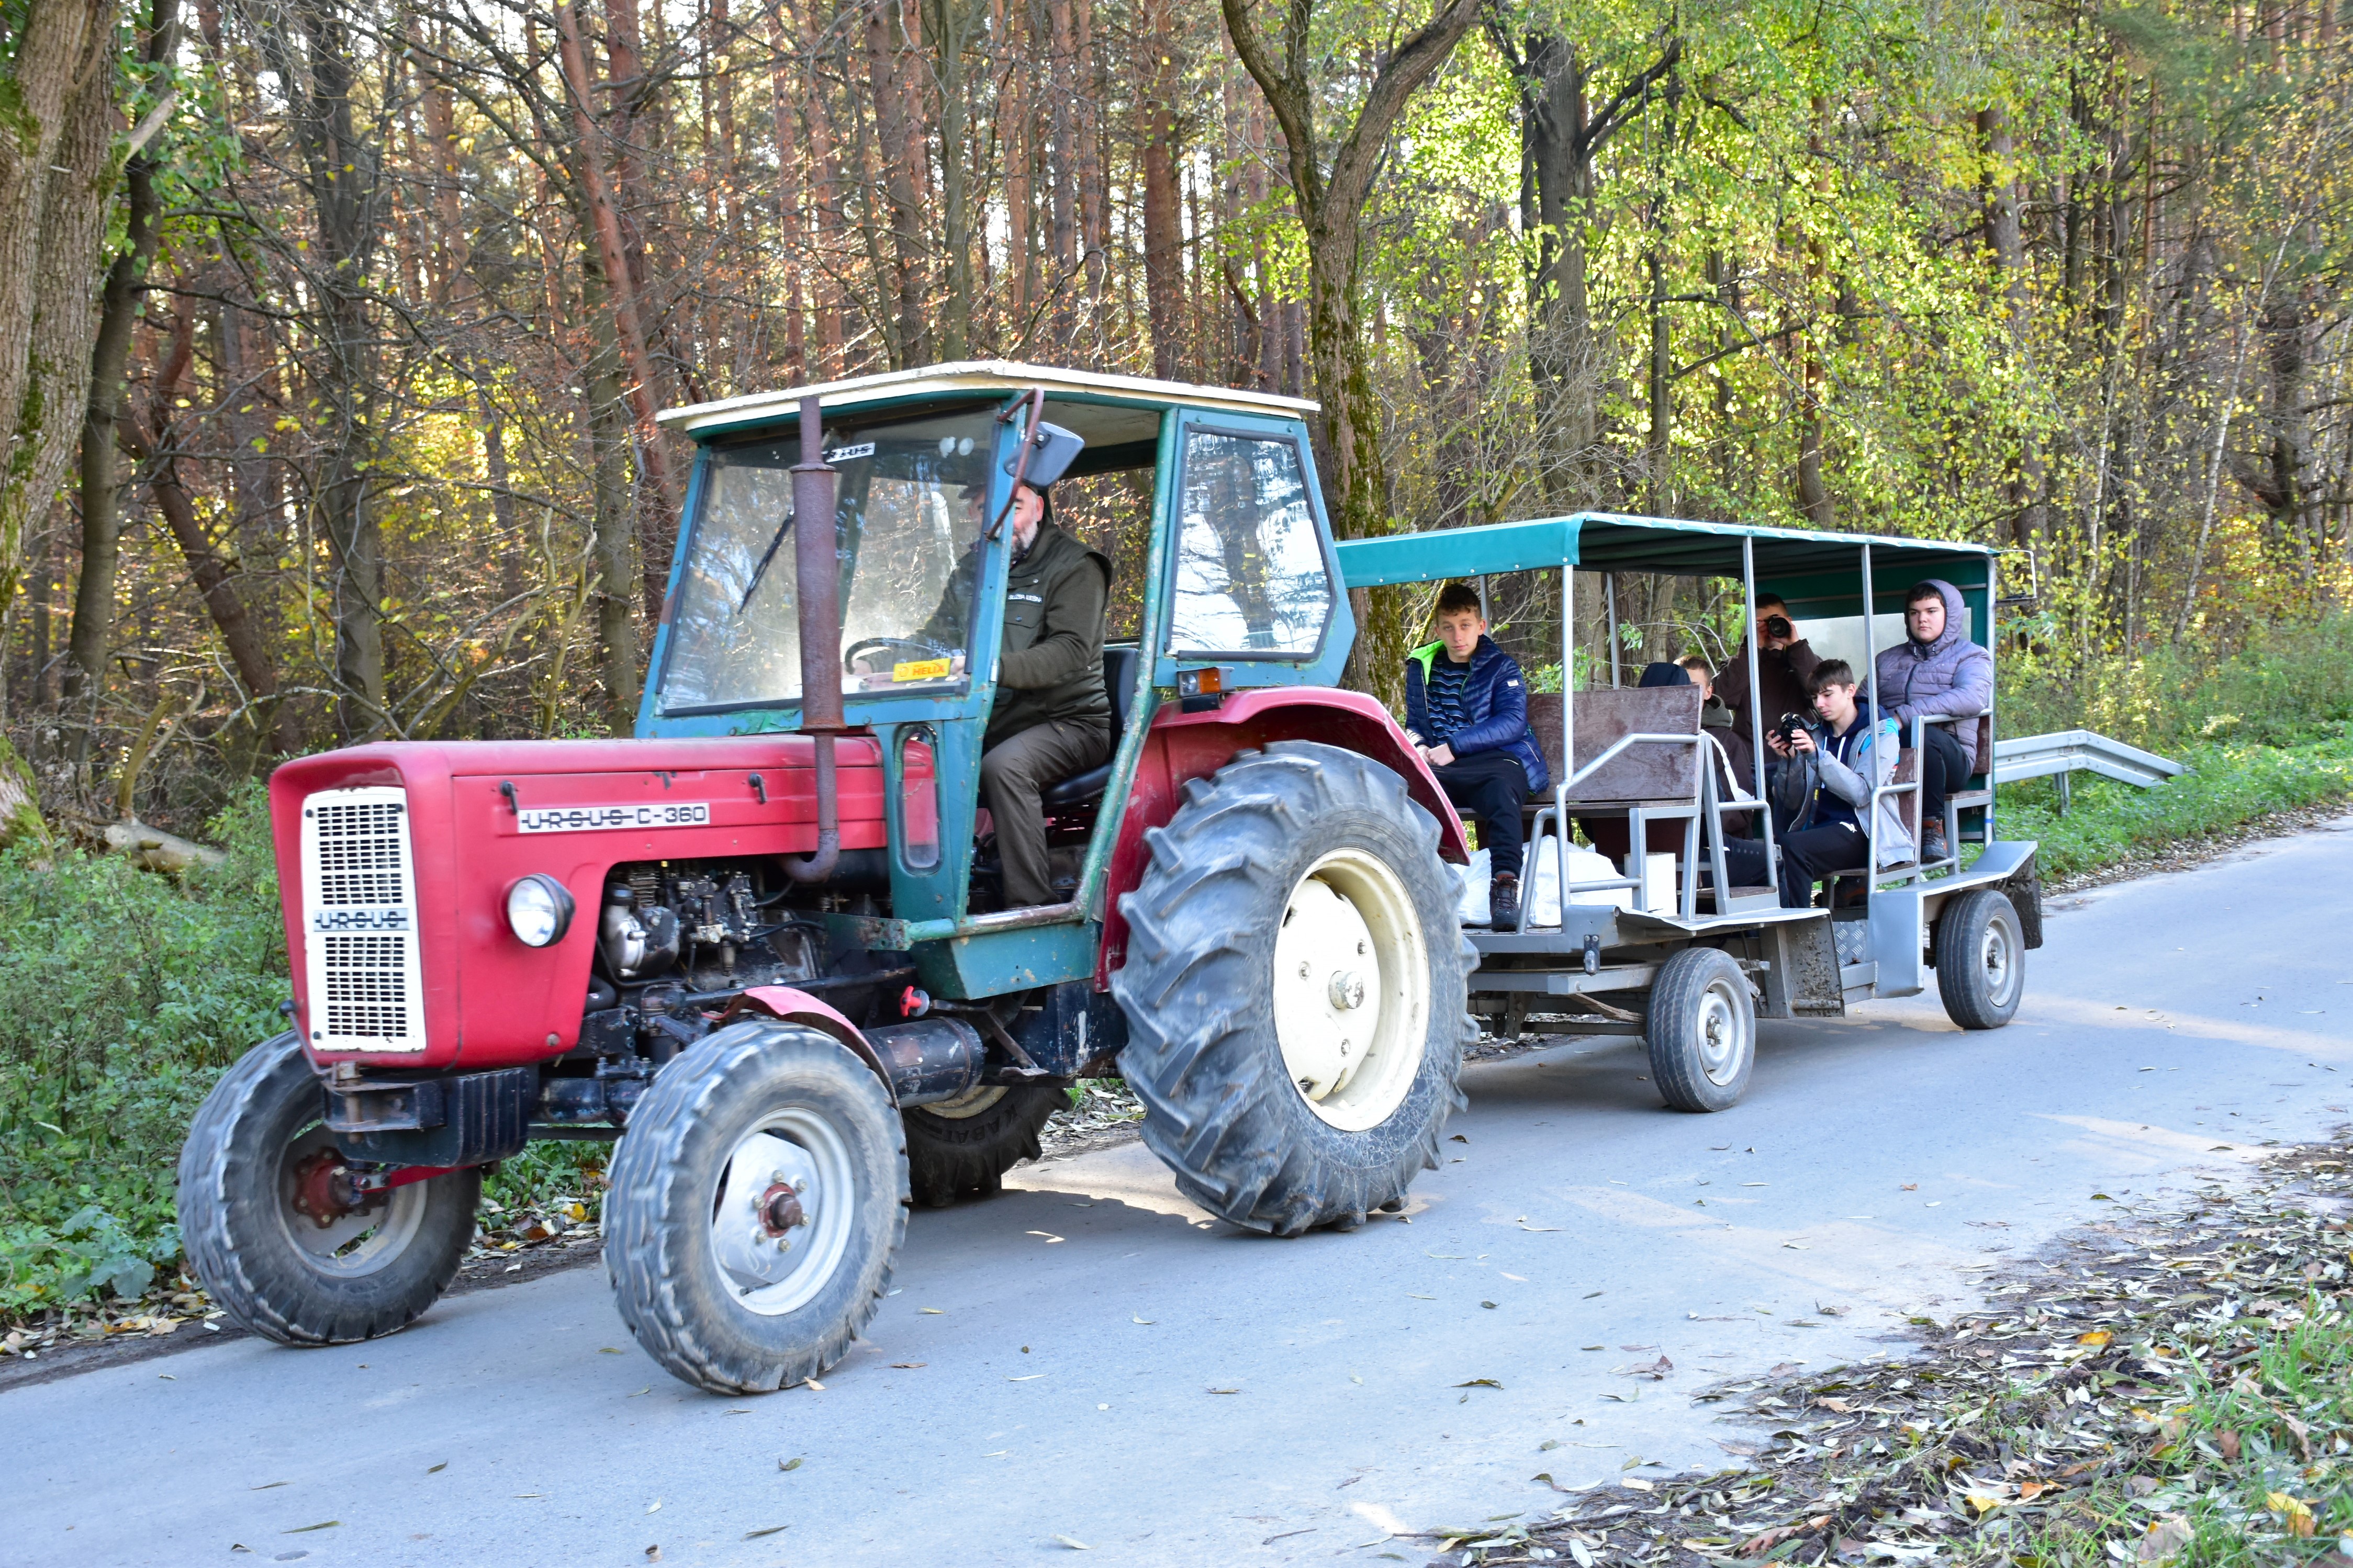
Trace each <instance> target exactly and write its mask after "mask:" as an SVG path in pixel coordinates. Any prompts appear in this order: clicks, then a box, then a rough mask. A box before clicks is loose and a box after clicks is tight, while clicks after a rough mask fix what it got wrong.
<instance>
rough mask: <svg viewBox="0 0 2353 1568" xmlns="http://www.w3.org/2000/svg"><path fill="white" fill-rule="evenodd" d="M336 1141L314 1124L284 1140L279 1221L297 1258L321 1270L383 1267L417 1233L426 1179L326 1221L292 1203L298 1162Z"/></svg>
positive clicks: (355, 1271)
mask: <svg viewBox="0 0 2353 1568" xmlns="http://www.w3.org/2000/svg"><path fill="white" fill-rule="evenodd" d="M334 1147H335V1136H334V1134H333V1133H332V1132H330V1131H327V1129H326V1128H324V1127H313V1128H311V1130H310V1131H307V1132H305V1133H303V1134H302V1136H301V1137H300V1138H297V1139H295V1140H294V1142H291V1143H289V1144H288V1145H286V1154H285V1157H284V1158H283V1159H281V1160H280V1162H279V1164H278V1224H279V1226H280V1229H282V1230H283V1231H284V1232H285V1233H286V1239H287V1240H288V1241H289V1242H290V1243H292V1244H293V1247H294V1250H295V1251H296V1252H297V1253H299V1254H300V1255H301V1258H302V1261H303V1262H304V1263H306V1264H308V1265H309V1266H310V1267H311V1268H313V1269H315V1270H317V1271H318V1272H319V1273H321V1274H332V1275H335V1276H337V1277H339V1278H342V1279H358V1278H360V1277H361V1276H363V1275H367V1274H373V1273H375V1271H376V1270H377V1269H379V1268H385V1266H387V1265H388V1264H390V1263H391V1262H392V1261H393V1260H394V1259H395V1258H398V1257H399V1256H400V1255H401V1254H402V1253H403V1252H405V1251H406V1250H407V1249H408V1244H409V1243H410V1242H411V1241H413V1240H415V1239H416V1237H417V1226H420V1225H423V1224H424V1223H425V1202H426V1198H425V1184H424V1183H423V1182H411V1183H409V1184H406V1186H399V1187H395V1188H393V1189H392V1191H390V1192H388V1193H377V1194H374V1195H373V1196H372V1197H371V1199H370V1201H368V1202H367V1203H364V1204H363V1205H360V1206H359V1207H358V1208H355V1209H353V1210H352V1211H351V1212H350V1213H349V1214H344V1215H336V1216H335V1217H334V1219H333V1220H332V1221H331V1222H330V1223H328V1224H327V1225H324V1226H322V1225H321V1224H320V1223H319V1222H318V1221H317V1220H315V1219H312V1218H311V1216H310V1215H307V1214H304V1213H303V1212H302V1211H301V1209H298V1208H296V1207H295V1206H294V1194H295V1189H296V1188H297V1187H298V1186H299V1185H300V1184H301V1177H300V1175H299V1174H298V1172H299V1171H300V1168H301V1164H302V1163H303V1162H304V1161H306V1160H308V1159H310V1158H311V1156H312V1155H314V1154H317V1153H319V1152H321V1151H322V1150H332V1149H334Z"/></svg>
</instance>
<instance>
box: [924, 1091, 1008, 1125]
mask: <svg viewBox="0 0 2353 1568" xmlns="http://www.w3.org/2000/svg"><path fill="white" fill-rule="evenodd" d="M1004 1098H1005V1086H1004V1085H1003V1084H1001V1083H976V1084H974V1085H973V1086H972V1087H971V1088H970V1089H965V1091H964V1092H963V1093H962V1094H959V1095H957V1096H956V1097H955V1099H954V1100H935V1101H934V1102H933V1103H932V1104H930V1105H919V1106H917V1107H915V1109H916V1110H920V1111H923V1112H924V1113H925V1114H927V1115H931V1116H943V1117H945V1118H946V1119H947V1120H948V1121H964V1120H965V1119H966V1118H968V1117H974V1116H978V1115H979V1114H980V1113H981V1112H982V1111H984V1110H987V1109H988V1108H989V1107H990V1106H992V1105H995V1104H996V1103H997V1101H998V1100H1003V1099H1004Z"/></svg>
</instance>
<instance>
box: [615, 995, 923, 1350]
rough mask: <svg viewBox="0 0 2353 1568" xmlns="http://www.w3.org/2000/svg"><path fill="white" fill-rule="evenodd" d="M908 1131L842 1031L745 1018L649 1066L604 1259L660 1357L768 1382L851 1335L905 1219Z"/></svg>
mask: <svg viewBox="0 0 2353 1568" xmlns="http://www.w3.org/2000/svg"><path fill="white" fill-rule="evenodd" d="M904 1136H905V1135H904V1132H903V1131H902V1124H901V1122H900V1119H899V1116H898V1114H897V1112H895V1111H894V1110H892V1106H891V1096H890V1091H889V1090H888V1089H885V1088H884V1087H883V1085H882V1080H881V1079H879V1078H877V1077H876V1076H875V1075H874V1072H873V1070H872V1069H871V1068H869V1067H868V1066H867V1065H866V1064H865V1063H864V1062H862V1061H860V1059H859V1058H857V1057H855V1056H853V1055H852V1054H850V1051H849V1047H846V1046H844V1045H842V1044H841V1043H840V1042H839V1041H838V1040H835V1039H832V1038H829V1037H827V1036H824V1035H821V1034H818V1032H817V1031H816V1030H814V1029H807V1028H804V1027H802V1026H799V1025H797V1024H786V1023H780V1022H777V1021H776V1020H774V1019H767V1018H753V1019H746V1020H744V1022H742V1023H739V1024H733V1025H731V1026H728V1027H726V1028H723V1029H721V1030H718V1031H717V1032H715V1033H713V1034H711V1035H708V1036H706V1037H703V1038H702V1040H700V1041H698V1042H697V1043H696V1044H695V1045H694V1046H693V1047H691V1048H690V1049H688V1050H687V1051H685V1052H683V1053H682V1054H681V1055H680V1056H679V1057H678V1058H677V1059H676V1060H674V1061H672V1062H671V1063H670V1065H669V1066H668V1067H666V1068H662V1070H661V1072H660V1074H659V1076H658V1077H657V1078H656V1079H654V1084H653V1088H652V1089H649V1090H648V1091H647V1093H646V1097H645V1098H644V1099H643V1100H640V1101H639V1102H638V1108H637V1110H635V1111H634V1112H633V1113H632V1114H631V1115H630V1117H629V1130H628V1132H627V1133H626V1134H625V1135H624V1136H623V1137H622V1139H621V1142H620V1146H619V1148H618V1149H617V1150H616V1152H615V1153H614V1156H613V1166H612V1187H611V1190H610V1192H609V1193H607V1196H606V1199H605V1268H606V1271H607V1274H608V1275H610V1276H611V1279H612V1284H613V1294H614V1300H615V1304H616V1305H617V1307H618V1308H619V1309H620V1313H621V1321H623V1322H625V1323H627V1324H628V1327H629V1331H630V1332H631V1333H633V1334H635V1335H636V1336H637V1338H638V1343H639V1344H641V1345H643V1346H644V1347H645V1348H646V1351H647V1353H649V1354H650V1355H651V1356H652V1357H653V1358H654V1360H656V1361H658V1362H659V1363H661V1364H662V1366H663V1368H664V1369H665V1370H667V1371H668V1372H669V1373H671V1375H673V1376H675V1377H678V1378H680V1379H681V1380H682V1381H684V1382H687V1383H691V1384H694V1385H695V1386H696V1387H698V1388H706V1389H709V1390H711V1391H712V1393H714V1394H768V1393H773V1392H774V1391H776V1389H778V1388H785V1387H790V1386H791V1385H792V1384H797V1383H799V1382H800V1381H802V1380H803V1379H804V1378H807V1377H811V1376H814V1375H816V1374H817V1373H820V1372H823V1371H824V1370H825V1369H826V1368H828V1367H829V1366H831V1365H832V1364H833V1363H835V1362H838V1361H839V1360H840V1359H841V1358H842V1356H843V1354H844V1353H846V1352H848V1351H849V1342H850V1341H851V1340H853V1339H855V1338H856V1337H857V1335H858V1331H859V1330H860V1329H861V1328H863V1327H864V1326H865V1325H866V1323H867V1321H869V1320H870V1319H871V1318H872V1317H873V1316H874V1310H875V1309H876V1308H877V1307H879V1306H880V1305H881V1301H882V1298H883V1296H884V1294H885V1293H886V1292H887V1291H888V1290H889V1289H890V1287H891V1268H892V1259H893V1258H895V1256H896V1255H897V1253H898V1250H899V1244H900V1243H901V1242H902V1241H903V1240H904V1239H905V1238H906V1234H907V1156H906V1145H905V1141H904Z"/></svg>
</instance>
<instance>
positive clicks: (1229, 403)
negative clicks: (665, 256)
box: [655, 360, 1316, 437]
mask: <svg viewBox="0 0 2353 1568" xmlns="http://www.w3.org/2000/svg"><path fill="white" fill-rule="evenodd" d="M1033 386H1042V387H1044V388H1045V389H1046V395H1047V397H1048V398H1049V399H1057V398H1060V399H1084V400H1087V401H1091V402H1092V401H1097V400H1118V401H1122V402H1129V403H1148V404H1158V405H1182V406H1184V407H1187V408H1216V409H1222V410H1224V411H1226V412H1228V413H1234V414H1262V415H1274V416H1280V417H1284V418H1299V417H1302V416H1306V415H1309V414H1313V413H1314V412H1315V408H1316V405H1314V403H1311V402H1309V401H1308V400H1307V399H1305V398H1301V397H1278V396H1276V395H1273V394H1272V393H1266V392H1238V391H1235V390H1234V389H1232V388H1230V387H1223V386H1201V385H1197V384H1193V383H1190V382H1182V381H1155V380H1154V379H1153V378H1152V377H1150V376H1142V375H1111V374H1103V373H1102V372H1099V371H1090V370H1066V369H1063V368H1061V367H1060V366H1057V365H1042V364H1021V363H1016V362H1014V361H1011V360H959V361H956V362H955V363H951V364H933V365H924V366H922V367H921V368H919V369H915V370H894V371H889V372H886V373H884V374H881V375H861V376H856V377H853V378H851V379H849V380H848V381H828V382H823V383H820V384H817V385H814V386H797V387H792V388H789V389H787V390H785V391H781V392H755V393H749V394H746V395H744V396H742V397H728V398H723V399H721V400H720V401H718V402H716V403H697V404H694V405H691V406H688V407H685V408H670V409H665V410H663V411H662V412H661V413H660V414H659V415H656V416H655V422H656V423H658V424H660V425H665V426H670V428H672V429H674V430H679V431H681V432H683V433H684V434H686V435H689V436H695V437H701V436H703V435H708V434H713V433H716V432H718V431H722V430H735V429H741V428H743V427H744V426H750V425H759V424H766V423H771V422H774V421H777V420H782V419H786V418H789V417H790V416H792V415H793V414H794V413H795V412H796V411H797V410H798V409H799V407H800V402H801V399H802V398H804V397H807V396H808V395H810V394H811V393H815V394H816V395H817V397H818V402H819V404H820V405H822V406H824V407H827V408H841V407H846V406H848V405H851V404H858V403H867V402H872V401H878V400H881V399H891V400H894V401H895V400H897V399H901V398H924V397H933V396H940V395H957V394H972V393H984V394H986V393H996V394H1001V395H1007V396H1010V395H1012V394H1014V393H1017V392H1024V391H1027V390H1029V388H1031V387H1033ZM1082 434H1083V432H1082Z"/></svg>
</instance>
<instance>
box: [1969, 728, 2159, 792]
mask: <svg viewBox="0 0 2353 1568" xmlns="http://www.w3.org/2000/svg"><path fill="white" fill-rule="evenodd" d="M2186 771H2187V770H2186V769H2184V768H2183V767H2182V765H2181V764H2180V763H2177V762H2175V761H2174V760H2173V759H2171V758H2170V757H2160V756H2158V754H2157V753H2156V752H2144V751H2142V750H2141V749H2140V748H2139V747H2138V746H2127V745H2126V744H2125V743H2124V742H2122V741H2112V740H2110V739H2108V737H2107V736H2105V735H2102V734H2099V733H2097V732H2095V731H2091V730H2061V731H2056V732H2055V733H2052V734H2049V735H2014V736H2008V737H2005V738H2003V739H2001V740H1998V741H1996V742H1994V745H1993V776H1994V781H1995V782H1996V783H1997V784H2016V783H2017V782H2018V781H2019V780H2021V779H2039V778H2049V777H2051V776H2052V775H2053V774H2057V775H2059V776H2060V779H2061V782H2062V783H2064V782H2065V775H2066V774H2068V773H2078V772H2081V773H2097V774H2099V775H2100V776H2101V777H2102V778H2105V779H2115V780H2116V781H2117V782H2118V783H2119V784H2138V785H2140V787H2141V788H2143V789H2154V788H2156V787H2157V786H2158V784H2163V783H2164V782H2165V781H2166V780H2168V779H2169V778H2178V777H2179V776H2180V775H2181V774H2182V773H2184V772H2186Z"/></svg>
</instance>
